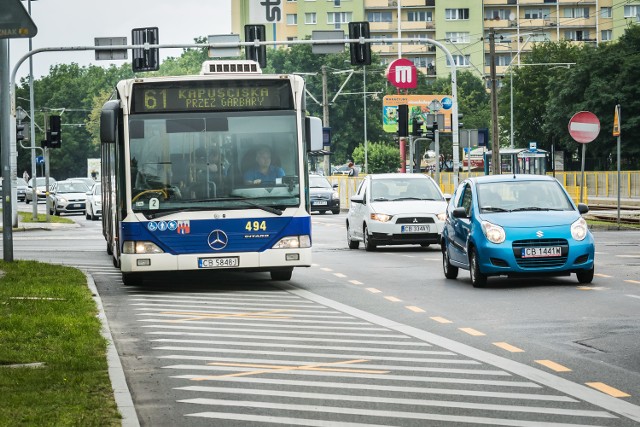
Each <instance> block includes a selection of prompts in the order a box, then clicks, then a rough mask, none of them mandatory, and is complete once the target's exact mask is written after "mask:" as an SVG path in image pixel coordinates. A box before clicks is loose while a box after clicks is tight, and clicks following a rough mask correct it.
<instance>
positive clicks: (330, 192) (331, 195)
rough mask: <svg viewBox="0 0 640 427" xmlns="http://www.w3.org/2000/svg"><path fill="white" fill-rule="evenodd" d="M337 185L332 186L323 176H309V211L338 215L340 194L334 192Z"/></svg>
mask: <svg viewBox="0 0 640 427" xmlns="http://www.w3.org/2000/svg"><path fill="white" fill-rule="evenodd" d="M337 188H338V184H333V185H331V183H330V182H329V181H328V180H327V178H325V177H324V176H320V175H309V199H311V211H312V212H314V211H316V212H320V213H321V214H323V213H325V212H326V211H331V212H332V213H333V214H339V213H340V194H338V192H337V191H336V189H337Z"/></svg>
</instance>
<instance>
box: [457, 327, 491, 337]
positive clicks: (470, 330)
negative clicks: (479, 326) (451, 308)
mask: <svg viewBox="0 0 640 427" xmlns="http://www.w3.org/2000/svg"><path fill="white" fill-rule="evenodd" d="M458 329H459V330H461V331H462V332H464V333H467V334H469V335H472V336H474V337H482V336H485V335H486V334H485V333H484V332H480V331H477V330H475V329H473V328H458Z"/></svg>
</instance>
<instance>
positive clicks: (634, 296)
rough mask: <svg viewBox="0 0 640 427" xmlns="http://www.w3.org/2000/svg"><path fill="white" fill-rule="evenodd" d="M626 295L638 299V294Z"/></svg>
mask: <svg viewBox="0 0 640 427" xmlns="http://www.w3.org/2000/svg"><path fill="white" fill-rule="evenodd" d="M627 296H628V297H631V298H638V299H640V295H630V294H627Z"/></svg>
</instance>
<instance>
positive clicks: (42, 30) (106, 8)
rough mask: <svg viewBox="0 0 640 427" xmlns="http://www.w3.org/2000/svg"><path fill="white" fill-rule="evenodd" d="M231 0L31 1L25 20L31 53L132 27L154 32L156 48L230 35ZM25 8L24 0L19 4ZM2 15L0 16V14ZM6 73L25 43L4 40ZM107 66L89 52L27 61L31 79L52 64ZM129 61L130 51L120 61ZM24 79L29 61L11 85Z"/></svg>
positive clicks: (171, 52) (173, 52) (175, 52)
mask: <svg viewBox="0 0 640 427" xmlns="http://www.w3.org/2000/svg"><path fill="white" fill-rule="evenodd" d="M231 1H233V0H177V1H176V0H109V1H103V2H97V1H95V0H37V1H36V0H32V1H31V16H32V19H33V21H34V23H35V25H36V27H37V28H38V33H37V34H36V36H35V37H34V38H33V41H32V43H33V49H38V48H44V47H73V46H93V45H94V44H95V41H94V39H95V38H96V37H126V38H127V43H128V44H132V43H131V30H132V29H134V28H144V27H158V32H159V39H160V44H177V43H183V44H184V43H194V38H196V37H206V36H208V35H214V34H229V33H231ZM22 4H23V5H24V7H25V9H27V0H24V1H22ZM0 13H2V12H0ZM9 40H10V42H9V51H10V61H11V70H13V68H14V66H15V65H16V63H17V61H18V60H19V59H20V58H21V57H22V56H23V55H25V54H26V53H28V52H29V41H28V39H9ZM181 52H182V50H181V49H163V50H161V51H160V57H161V59H162V58H166V57H168V56H173V57H175V56H180V54H181ZM72 62H75V63H77V64H79V65H80V66H88V65H91V64H92V65H100V66H108V65H109V64H110V63H111V62H109V61H102V60H100V61H96V59H95V52H94V51H77V52H43V53H38V54H36V55H35V56H33V75H34V78H36V79H38V78H40V77H42V76H43V75H47V74H49V68H50V67H51V66H52V65H55V64H65V63H66V64H69V63H72ZM124 62H129V63H130V62H131V51H129V53H128V59H127V60H126V61H114V62H112V63H114V64H116V65H121V64H123V63H124ZM28 74H29V61H28V60H26V61H25V62H24V63H23V64H22V65H21V66H20V68H19V69H18V72H17V75H16V76H17V78H16V80H17V81H19V79H20V78H22V77H26V76H28Z"/></svg>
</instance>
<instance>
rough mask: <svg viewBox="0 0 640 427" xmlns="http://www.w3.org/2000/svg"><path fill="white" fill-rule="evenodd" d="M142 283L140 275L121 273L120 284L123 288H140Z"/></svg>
mask: <svg viewBox="0 0 640 427" xmlns="http://www.w3.org/2000/svg"><path fill="white" fill-rule="evenodd" d="M143 281H144V279H143V277H142V274H140V273H122V284H123V285H125V286H142V283H143Z"/></svg>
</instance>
